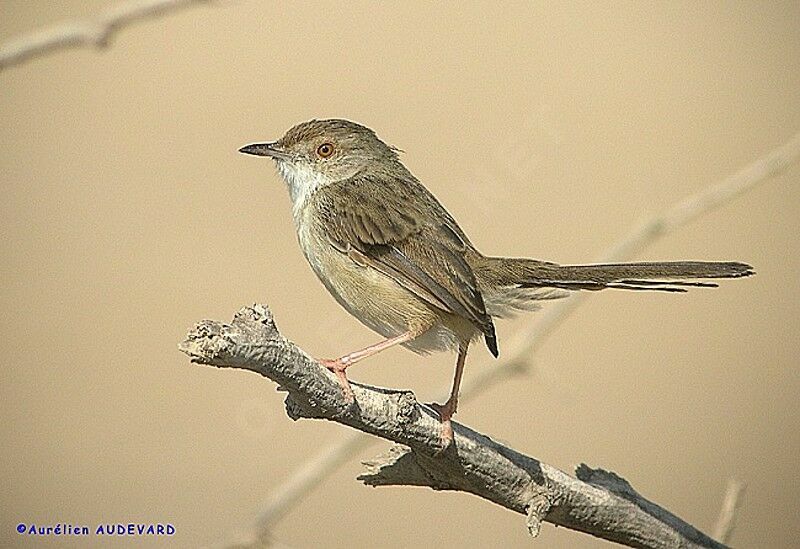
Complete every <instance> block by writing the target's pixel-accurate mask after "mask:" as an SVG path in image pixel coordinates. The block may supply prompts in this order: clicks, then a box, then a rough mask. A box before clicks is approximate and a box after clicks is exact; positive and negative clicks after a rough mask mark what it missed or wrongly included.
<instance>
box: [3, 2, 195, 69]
mask: <svg viewBox="0 0 800 549" xmlns="http://www.w3.org/2000/svg"><path fill="white" fill-rule="evenodd" d="M210 1H211V0H139V1H137V2H128V3H125V4H120V5H118V6H113V7H111V8H109V9H107V10H106V11H105V12H103V13H102V14H100V15H98V16H97V17H95V18H94V19H93V20H86V21H71V22H66V23H61V24H59V25H56V26H53V27H50V28H46V29H42V30H40V31H36V32H33V33H30V34H26V35H23V36H20V37H18V38H16V39H12V40H10V41H9V42H7V43H6V44H4V45H3V46H2V47H0V71H2V70H3V69H7V68H8V67H11V66H14V65H20V64H22V63H24V62H25V61H29V60H31V59H33V58H36V57H42V56H44V55H47V54H49V53H54V52H56V51H60V50H65V49H69V48H79V47H91V48H98V49H102V48H105V47H107V46H108V45H109V44H110V42H111V38H112V37H113V36H114V34H116V33H117V32H118V31H119V30H120V29H122V28H124V27H127V26H128V25H131V24H133V23H136V22H138V21H144V20H146V19H153V18H156V17H160V16H163V15H165V14H167V13H171V12H175V11H178V10H181V9H185V8H188V7H191V6H196V5H200V4H207V3H209V2H210Z"/></svg>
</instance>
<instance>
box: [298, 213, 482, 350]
mask: <svg viewBox="0 0 800 549" xmlns="http://www.w3.org/2000/svg"><path fill="white" fill-rule="evenodd" d="M297 229H298V231H297V237H298V240H299V242H300V247H301V249H302V250H303V254H304V255H305V257H306V259H307V260H308V263H309V264H310V265H311V268H312V269H313V271H314V273H316V275H317V277H318V278H319V279H320V281H322V283H323V284H324V285H325V287H326V288H327V289H328V291H329V292H330V293H331V295H333V297H334V298H335V299H336V301H338V302H339V304H340V305H341V306H342V307H344V308H345V310H347V311H348V312H349V313H350V314H351V315H353V316H354V317H356V318H357V319H358V320H360V321H361V322H362V323H363V324H364V325H366V326H367V327H369V328H370V329H372V330H374V331H376V332H378V333H379V334H381V335H383V336H384V337H387V338H388V337H394V336H397V335H400V334H402V333H404V332H407V331H408V330H412V329H424V328H425V327H428V326H430V328H428V329H427V330H426V331H425V333H423V334H422V335H420V336H419V337H417V338H416V339H415V340H412V341H410V342H408V343H405V344H404V346H405V347H408V348H409V349H411V350H413V351H415V352H418V353H428V352H432V351H443V350H455V349H457V348H458V343H459V340H460V339H463V338H464V337H465V336H464V334H465V333H466V334H467V335H466V337H467V338H471V337H473V334H472V333H471V332H472V331H474V328H472V326H471V324H469V323H468V322H467V321H466V320H465V319H461V318H457V317H454V315H451V314H449V313H445V312H444V311H441V310H439V309H436V308H434V307H433V306H431V305H429V304H428V303H426V302H425V301H423V300H422V299H420V298H419V297H417V296H416V295H414V294H413V293H411V292H410V291H408V290H406V289H405V288H403V287H402V286H400V285H399V284H398V283H397V282H395V281H394V280H393V279H391V278H390V277H388V276H385V275H383V274H382V273H380V272H379V271H377V270H375V269H374V268H372V267H367V266H363V265H360V264H358V263H356V262H355V261H353V260H352V259H351V258H350V257H349V256H348V255H347V254H345V253H343V252H342V251H340V250H338V249H337V248H335V247H334V246H332V245H331V244H330V243H329V242H328V240H327V238H325V237H324V236H322V235H320V234H319V233H318V231H317V230H315V229H316V228H315V227H314V225H313V223H301V224H298V225H297ZM456 331H457V332H459V333H460V334H461V335H460V336H458V335H456Z"/></svg>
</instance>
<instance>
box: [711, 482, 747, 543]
mask: <svg viewBox="0 0 800 549" xmlns="http://www.w3.org/2000/svg"><path fill="white" fill-rule="evenodd" d="M744 489H745V485H744V483H743V482H739V481H738V480H735V479H731V480H729V481H728V486H727V488H726V489H725V498H724V499H723V500H722V509H720V512H719V518H718V519H717V525H716V526H715V527H714V539H716V540H718V541H719V542H721V543H728V542H729V541H730V539H731V534H733V529H734V527H735V526H736V511H738V510H739V504H741V502H742V494H743V493H744Z"/></svg>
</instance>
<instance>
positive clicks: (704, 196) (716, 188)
mask: <svg viewBox="0 0 800 549" xmlns="http://www.w3.org/2000/svg"><path fill="white" fill-rule="evenodd" d="M798 158H800V133H798V134H796V135H795V136H794V137H792V138H791V139H790V140H789V141H787V142H786V143H785V144H783V145H782V146H780V147H778V148H776V149H774V150H772V151H770V152H769V153H767V154H765V155H764V156H762V157H761V158H759V159H758V160H756V161H754V162H752V163H751V164H749V165H747V166H746V167H744V168H742V169H741V170H740V171H738V172H737V173H735V174H733V175H732V176H730V177H728V178H726V179H724V180H723V181H721V182H719V183H717V184H715V185H711V186H710V187H708V188H706V189H705V190H703V191H701V192H699V193H697V194H695V195H693V196H690V197H688V198H686V199H684V200H681V201H679V202H677V203H676V204H675V205H674V206H672V207H670V208H669V209H667V210H666V211H664V212H663V213H661V214H659V215H656V216H654V217H652V218H650V219H648V220H647V221H646V222H644V223H642V224H641V225H639V226H637V227H636V228H635V229H634V230H633V231H631V232H630V233H629V234H628V235H626V236H624V237H623V238H622V239H621V240H619V241H618V242H617V243H615V244H614V245H613V246H611V247H610V248H609V249H608V250H606V252H604V253H602V254H600V256H599V257H598V258H597V262H598V263H606V262H611V261H621V260H624V259H629V258H631V257H633V256H635V255H636V254H637V253H639V252H641V251H642V250H643V249H644V248H645V247H647V246H648V245H650V244H652V243H653V242H655V241H656V240H658V239H659V238H662V237H664V236H666V235H668V234H669V233H671V232H673V231H675V230H677V229H678V228H680V227H682V226H683V225H685V224H687V223H689V222H690V221H693V220H694V219H696V218H698V217H700V216H701V215H703V214H705V213H708V212H710V211H712V210H714V209H715V208H717V207H719V206H721V205H723V204H725V203H726V202H729V201H731V200H733V199H734V198H736V197H737V196H739V195H741V194H743V193H745V192H746V191H748V190H750V189H752V188H754V187H755V186H756V185H757V184H759V183H762V182H764V181H766V180H768V179H770V178H772V177H774V176H776V175H778V174H779V173H781V172H782V171H783V170H784V169H785V168H786V167H788V166H789V165H791V164H793V163H794V162H796V161H797V160H798ZM589 295H590V294H588V293H573V294H571V295H570V296H569V297H567V298H565V299H563V300H561V301H558V302H555V303H552V304H548V305H547V307H546V308H545V309H544V311H542V312H541V313H540V314H539V315H538V317H537V321H536V322H535V323H534V324H533V326H532V328H531V329H530V330H522V331H520V332H519V333H518V334H516V335H515V337H514V338H513V339H512V342H511V344H510V345H508V346H507V349H509V351H507V352H506V353H505V354H504V355H503V357H502V358H501V359H499V360H496V361H494V362H492V363H490V365H488V366H485V367H482V368H473V369H472V371H477V372H479V373H477V374H475V375H473V376H470V377H469V378H467V380H466V381H465V383H464V385H463V389H462V397H461V400H462V401H463V400H467V399H469V398H471V397H473V396H475V395H477V394H479V393H480V392H482V391H485V390H487V389H488V388H489V387H491V386H492V385H493V384H495V383H498V382H500V381H501V380H504V379H506V378H508V377H509V376H511V375H514V374H518V373H521V372H524V371H526V370H528V369H529V366H530V361H531V359H532V356H531V355H532V354H533V352H534V351H536V349H537V348H538V347H539V346H540V345H541V344H542V343H543V342H544V341H545V340H546V338H547V336H548V335H550V334H551V333H552V332H553V330H554V329H555V328H556V327H557V326H558V325H559V324H560V323H561V321H562V320H564V319H565V318H566V317H567V316H568V315H569V314H570V313H572V311H574V310H575V308H576V307H577V306H578V305H579V304H580V303H582V302H583V300H585V299H586V298H587V297H588V296H589ZM447 390H448V388H444V389H442V394H443V395H444V396H446V395H447V392H446V391H447ZM375 442H377V439H375V438H372V437H368V436H366V435H365V434H363V433H360V432H358V431H356V432H351V433H347V435H346V436H344V437H342V438H341V439H339V440H338V441H336V442H334V443H333V444H331V445H329V446H328V447H326V448H325V449H324V450H322V451H321V452H319V453H318V454H317V455H316V456H314V457H312V458H310V459H309V460H307V461H306V462H305V463H304V464H303V465H301V466H300V467H299V468H298V469H297V470H296V471H295V473H294V474H293V475H291V476H290V477H289V478H288V479H287V480H286V481H285V482H284V483H283V484H282V485H280V486H279V487H278V488H277V489H276V490H275V492H274V493H273V494H272V496H270V498H269V499H268V500H267V501H266V503H265V504H264V505H263V506H262V508H261V510H260V512H259V513H258V518H257V519H256V522H255V525H254V528H255V531H256V532H257V534H255V536H254V538H256V539H268V538H269V536H268V535H267V533H268V532H269V531H270V530H271V529H272V528H273V527H274V525H275V524H276V523H277V522H278V521H279V520H280V519H281V518H282V517H283V516H284V515H286V514H287V513H288V512H289V511H290V510H291V509H292V508H293V507H294V506H295V505H297V504H298V503H299V502H300V501H301V500H302V499H303V497H304V496H305V495H306V494H308V493H309V492H311V491H312V490H314V488H315V487H316V486H318V485H319V484H320V483H321V482H322V481H323V480H325V479H326V478H327V477H329V476H330V475H331V474H333V472H334V471H335V470H336V469H337V468H338V467H339V466H340V465H342V464H343V463H346V462H347V461H348V459H349V458H351V457H353V456H355V455H356V454H357V453H358V452H359V451H361V450H362V449H363V448H365V447H367V446H368V445H370V444H373V443H375ZM734 512H735V507H734V508H733V509H732V510H731V520H730V525H731V528H732V525H733V513H734ZM717 533H719V530H717ZM729 534H730V532H728V535H729ZM717 539H722V538H720V537H717Z"/></svg>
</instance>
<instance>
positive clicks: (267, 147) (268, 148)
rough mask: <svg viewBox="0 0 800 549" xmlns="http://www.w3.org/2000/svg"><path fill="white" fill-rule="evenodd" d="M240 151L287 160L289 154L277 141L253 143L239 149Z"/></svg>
mask: <svg viewBox="0 0 800 549" xmlns="http://www.w3.org/2000/svg"><path fill="white" fill-rule="evenodd" d="M239 152H240V153H244V154H252V155H255V156H269V157H270V158H274V159H276V160H287V159H288V158H289V155H288V154H286V152H285V151H283V149H281V148H280V146H279V145H278V143H277V141H273V142H272V143H253V144H252V145H247V146H246V147H242V148H241V149H239Z"/></svg>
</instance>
